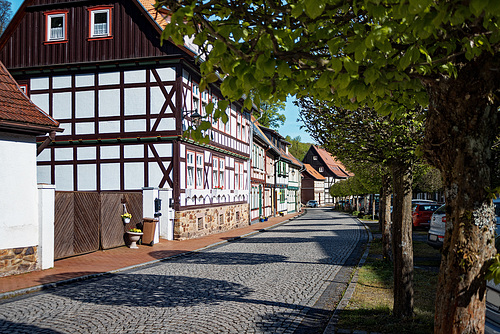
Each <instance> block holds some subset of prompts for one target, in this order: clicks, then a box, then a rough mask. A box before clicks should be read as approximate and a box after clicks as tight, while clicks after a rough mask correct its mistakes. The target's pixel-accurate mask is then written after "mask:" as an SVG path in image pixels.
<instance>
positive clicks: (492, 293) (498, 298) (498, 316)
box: [484, 198, 500, 334]
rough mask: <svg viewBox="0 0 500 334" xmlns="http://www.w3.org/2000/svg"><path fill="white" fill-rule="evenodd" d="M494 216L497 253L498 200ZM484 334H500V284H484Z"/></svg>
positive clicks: (499, 207) (499, 221)
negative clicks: (495, 220)
mask: <svg viewBox="0 0 500 334" xmlns="http://www.w3.org/2000/svg"><path fill="white" fill-rule="evenodd" d="M493 204H495V216H496V219H497V226H496V230H495V232H496V233H495V234H496V238H497V240H496V241H497V242H495V244H496V246H497V252H498V251H500V249H499V248H500V247H499V246H500V245H499V243H498V237H499V236H500V198H497V199H494V200H493ZM484 332H485V333H486V334H500V284H495V283H494V282H493V281H492V280H490V281H488V282H486V323H485V327H484Z"/></svg>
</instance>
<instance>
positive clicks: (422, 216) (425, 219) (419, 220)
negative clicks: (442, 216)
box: [411, 202, 439, 227]
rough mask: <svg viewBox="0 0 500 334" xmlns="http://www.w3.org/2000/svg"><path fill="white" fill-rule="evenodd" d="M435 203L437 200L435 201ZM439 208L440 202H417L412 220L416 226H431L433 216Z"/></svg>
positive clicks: (413, 209)
mask: <svg viewBox="0 0 500 334" xmlns="http://www.w3.org/2000/svg"><path fill="white" fill-rule="evenodd" d="M434 203H435V202H434ZM437 209H439V204H437V203H435V204H415V205H414V206H413V208H412V214H411V216H412V222H413V226H414V227H429V226H430V224H431V216H432V214H433V213H434V211H436V210H437Z"/></svg>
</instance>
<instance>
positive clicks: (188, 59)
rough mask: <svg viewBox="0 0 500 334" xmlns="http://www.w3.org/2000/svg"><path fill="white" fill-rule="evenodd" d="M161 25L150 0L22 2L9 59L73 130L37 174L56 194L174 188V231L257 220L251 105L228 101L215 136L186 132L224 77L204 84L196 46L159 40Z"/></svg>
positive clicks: (6, 47)
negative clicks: (252, 214) (196, 137)
mask: <svg viewBox="0 0 500 334" xmlns="http://www.w3.org/2000/svg"><path fill="white" fill-rule="evenodd" d="M163 24H165V22H164V21H163V17H162V16H161V15H159V16H156V12H155V11H154V10H153V7H152V3H151V2H147V1H137V0H131V1H117V0H115V1H76V0H75V1H57V0H32V1H29V0H28V1H25V2H24V3H23V5H22V6H21V7H20V9H19V10H18V12H17V13H16V15H15V16H14V18H13V19H12V21H11V23H10V25H9V26H8V27H7V29H6V31H5V33H4V34H3V35H2V37H1V39H0V59H1V60H2V61H3V62H4V63H5V65H6V67H7V68H8V69H9V71H10V72H11V73H12V75H13V77H14V78H15V79H16V80H17V82H18V83H19V85H20V86H21V87H22V88H23V89H24V91H25V92H26V94H27V96H29V97H30V98H31V100H32V101H33V102H35V103H36V104H37V105H38V106H40V108H42V109H43V110H45V111H46V112H47V113H48V114H49V115H50V116H52V117H54V118H56V119H58V120H59V121H60V126H61V127H62V128H64V133H63V134H62V135H60V136H57V137H56V139H55V140H54V141H53V142H52V143H51V145H50V146H49V147H48V148H46V149H45V150H44V151H43V153H42V154H41V155H40V156H39V158H38V180H39V182H45V183H51V184H55V187H56V190H57V191H72V192H77V191H78V192H79V191H86V192H98V193H102V192H141V191H142V189H143V188H151V187H152V188H159V189H161V188H168V189H171V197H170V198H171V199H169V200H168V201H167V203H165V202H164V203H163V208H165V207H168V206H171V207H172V209H173V210H174V211H175V214H174V217H175V219H174V224H173V225H174V234H175V238H180V239H184V238H192V237H196V236H201V235H206V234H210V233H213V232H217V231H223V230H228V229H231V228H235V227H237V226H241V225H244V224H248V217H249V212H248V207H249V206H248V197H249V185H248V180H249V159H250V145H249V131H250V116H249V113H248V112H245V111H243V110H242V107H241V105H239V104H237V103H233V104H231V105H230V107H229V108H228V109H227V111H226V113H227V115H228V118H229V121H228V122H227V123H225V124H224V123H222V122H213V129H212V130H210V131H209V133H208V135H209V136H210V138H211V141H210V143H209V144H206V145H201V144H199V143H197V142H195V141H193V140H190V139H187V138H185V137H183V132H184V130H185V129H186V128H187V126H189V125H190V124H192V123H190V122H191V116H193V115H197V114H201V115H205V106H206V105H207V104H208V103H209V102H210V101H217V100H219V99H221V98H222V96H221V94H220V91H219V89H218V84H217V83H214V84H212V85H211V86H210V87H209V89H207V90H206V91H200V89H199V85H198V84H199V82H200V74H199V70H198V65H197V63H196V61H195V58H196V52H195V50H194V49H193V48H192V47H190V46H189V47H188V46H176V45H174V44H172V43H171V42H169V41H164V42H163V43H162V42H161V38H160V36H161V33H162V25H163ZM40 140H43V139H40ZM141 213H142V211H141ZM120 214H121V212H120Z"/></svg>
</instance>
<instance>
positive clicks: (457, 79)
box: [156, 0, 500, 333]
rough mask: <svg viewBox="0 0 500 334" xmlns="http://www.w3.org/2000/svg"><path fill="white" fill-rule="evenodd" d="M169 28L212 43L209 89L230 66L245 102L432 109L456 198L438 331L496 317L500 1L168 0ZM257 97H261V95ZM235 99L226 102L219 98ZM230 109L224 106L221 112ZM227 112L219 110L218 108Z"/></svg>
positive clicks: (229, 80) (400, 113) (233, 85)
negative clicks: (492, 293) (489, 290)
mask: <svg viewBox="0 0 500 334" xmlns="http://www.w3.org/2000/svg"><path fill="white" fill-rule="evenodd" d="M156 5H157V7H158V8H160V7H165V8H166V10H167V11H168V12H169V14H170V23H169V24H168V25H167V26H166V28H165V29H164V35H163V37H164V38H165V39H166V38H171V39H172V40H173V41H174V42H176V43H178V44H182V43H183V41H184V40H183V38H184V36H192V35H195V37H194V42H195V43H196V44H197V45H199V46H200V48H201V50H202V52H204V57H205V61H204V62H202V63H201V64H200V69H201V72H202V76H203V79H202V80H201V83H200V89H202V90H203V89H204V88H205V87H207V85H208V84H209V83H213V82H215V81H217V80H218V78H220V77H221V76H222V77H223V78H224V81H223V82H222V84H221V91H222V94H223V95H224V96H225V98H227V99H228V100H237V99H240V98H242V97H246V100H245V103H244V106H245V107H246V108H247V109H250V107H251V106H252V103H255V104H256V105H259V104H260V102H261V101H272V100H281V101H284V100H285V99H286V97H287V96H288V95H296V96H297V97H299V98H300V97H302V96H306V95H308V94H312V95H313V96H314V97H315V98H317V99H319V100H322V101H326V102H328V103H329V104H331V105H334V106H337V107H342V108H344V109H349V110H357V109H359V108H368V109H374V110H375V111H377V112H378V113H379V114H381V115H391V117H392V118H393V119H395V118H400V117H404V115H405V113H406V112H407V110H413V109H415V108H417V107H418V106H420V107H423V108H424V110H426V118H425V120H426V124H425V129H426V130H425V131H426V132H425V141H424V145H423V148H424V150H423V152H424V156H425V157H426V158H427V159H428V160H429V161H430V163H431V164H433V165H434V166H436V167H437V168H439V169H440V171H441V173H442V175H443V181H444V189H445V194H446V200H447V204H448V212H447V221H448V222H449V223H448V224H447V226H448V227H449V228H448V230H447V231H446V236H445V241H444V245H443V259H442V266H441V271H440V278H439V283H438V285H439V286H438V291H440V292H441V293H440V294H438V296H437V300H436V316H435V332H436V333H441V332H442V333H478V332H482V331H483V327H484V321H482V319H484V309H485V298H484V291H485V281H484V278H485V276H486V270H485V269H484V268H485V267H486V266H487V264H488V263H489V261H490V260H491V259H492V258H493V256H494V254H495V252H496V250H495V248H494V242H492V240H493V238H494V235H493V230H494V228H493V224H494V210H493V205H492V202H491V194H489V192H490V191H489V190H488V189H490V188H489V187H490V186H491V182H492V168H493V160H492V152H491V147H492V145H493V142H494V140H495V138H496V134H497V133H498V126H499V124H500V118H499V117H498V108H499V106H500V100H499V99H498V96H500V95H499V93H500V92H499V90H500V76H499V75H498V68H500V54H499V50H500V25H499V19H500V2H498V1H493V0H489V1H488V0H470V1H459V0H449V1H432V0H407V1H406V0H362V1H353V0H315V1H310V0H297V1H290V2H285V1H279V0H257V1H250V0H236V1H228V2H220V1H209V2H207V1H203V0H161V1H157V3H156ZM252 99H253V101H252ZM219 107H222V108H224V104H222V103H219ZM216 113H219V114H220V112H216ZM216 116H217V115H216Z"/></svg>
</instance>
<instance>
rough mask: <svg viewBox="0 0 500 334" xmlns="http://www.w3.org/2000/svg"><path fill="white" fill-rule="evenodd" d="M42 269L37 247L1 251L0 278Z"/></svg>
mask: <svg viewBox="0 0 500 334" xmlns="http://www.w3.org/2000/svg"><path fill="white" fill-rule="evenodd" d="M37 269H40V264H39V261H38V248H37V246H30V247H24V248H22V247H21V248H11V249H1V250H0V277H4V276H9V275H15V274H22V273H27V272H30V271H34V270H37Z"/></svg>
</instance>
